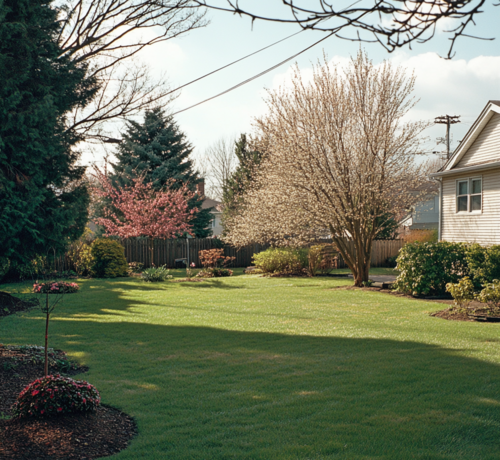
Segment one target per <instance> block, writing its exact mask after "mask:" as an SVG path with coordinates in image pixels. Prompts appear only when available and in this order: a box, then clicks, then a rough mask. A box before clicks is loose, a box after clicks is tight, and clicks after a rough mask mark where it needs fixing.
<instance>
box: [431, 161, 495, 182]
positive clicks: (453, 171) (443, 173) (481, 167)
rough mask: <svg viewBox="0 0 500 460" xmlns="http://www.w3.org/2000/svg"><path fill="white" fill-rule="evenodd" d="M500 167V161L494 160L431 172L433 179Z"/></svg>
mask: <svg viewBox="0 0 500 460" xmlns="http://www.w3.org/2000/svg"><path fill="white" fill-rule="evenodd" d="M491 168H500V161H492V162H491V163H485V164H482V165H475V166H466V167H465V168H458V169H449V170H447V171H441V172H437V173H432V174H429V177H430V178H431V179H436V178H438V177H442V176H449V175H451V174H462V173H464V174H466V173H468V172H473V171H482V170H484V169H491Z"/></svg>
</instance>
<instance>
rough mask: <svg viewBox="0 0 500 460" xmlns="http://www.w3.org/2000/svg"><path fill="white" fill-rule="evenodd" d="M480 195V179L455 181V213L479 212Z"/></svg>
mask: <svg viewBox="0 0 500 460" xmlns="http://www.w3.org/2000/svg"><path fill="white" fill-rule="evenodd" d="M482 193H483V187H482V179H481V178H480V177H473V178H471V179H465V180H459V181H457V212H480V211H481V207H482Z"/></svg>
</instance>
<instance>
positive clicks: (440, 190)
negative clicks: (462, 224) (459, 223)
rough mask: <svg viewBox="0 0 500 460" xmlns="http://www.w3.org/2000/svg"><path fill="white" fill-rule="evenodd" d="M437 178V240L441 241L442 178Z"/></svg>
mask: <svg viewBox="0 0 500 460" xmlns="http://www.w3.org/2000/svg"><path fill="white" fill-rule="evenodd" d="M438 180H439V217H438V241H441V225H442V224H441V223H442V221H443V180H442V178H441V177H440V178H438Z"/></svg>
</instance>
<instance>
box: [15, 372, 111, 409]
mask: <svg viewBox="0 0 500 460" xmlns="http://www.w3.org/2000/svg"><path fill="white" fill-rule="evenodd" d="M100 402H101V397H100V396H99V392H98V391H97V390H96V389H95V387H93V386H92V385H90V383H88V382H85V381H83V380H73V379H70V378H68V377H61V376H60V375H49V376H47V377H43V378H41V379H38V380H35V381H34V382H32V383H30V384H29V385H28V386H27V387H26V388H25V389H24V390H23V391H21V393H20V394H19V396H18V397H17V401H16V402H15V403H14V406H13V407H12V409H13V412H14V416H15V417H29V416H33V417H40V416H42V417H46V416H50V415H55V414H67V413H71V412H86V411H91V410H95V409H96V408H97V406H99V404H100Z"/></svg>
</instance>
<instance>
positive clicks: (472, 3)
mask: <svg viewBox="0 0 500 460" xmlns="http://www.w3.org/2000/svg"><path fill="white" fill-rule="evenodd" d="M195 2H196V3H197V4H198V5H200V6H205V7H209V8H213V9H216V10H222V11H228V12H231V13H236V14H239V15H242V16H248V17H250V18H251V19H252V22H253V21H255V20H265V21H272V22H280V23H295V24H299V25H300V26H301V27H302V28H303V29H312V30H319V31H324V32H329V33H332V34H334V35H335V36H337V37H339V38H342V39H346V40H351V41H371V42H378V43H380V44H381V45H382V46H383V47H384V48H386V49H387V50H388V51H389V52H391V51H394V50H395V49H397V48H400V47H402V46H405V45H411V44H412V43H425V42H427V41H429V40H431V39H432V38H433V37H434V35H435V33H436V29H437V26H438V24H441V23H443V22H444V21H445V20H451V21H449V23H450V26H449V28H448V30H446V31H445V32H446V33H447V34H448V35H449V38H450V40H451V44H450V48H449V51H448V58H450V57H452V56H453V48H454V46H455V42H456V41H457V39H458V38H459V37H471V35H469V34H468V33H466V31H469V29H470V28H471V26H474V25H475V19H476V17H477V16H478V15H479V14H481V13H482V12H483V11H482V8H483V6H485V4H486V3H487V2H486V0H458V1H451V0H418V1H417V0H377V1H368V0H359V1H354V2H346V3H341V2H334V1H332V0H274V2H273V3H274V4H279V3H281V4H282V5H283V7H284V13H283V15H281V16H279V17H276V16H269V15H267V14H266V13H265V12H262V13H261V12H258V11H257V9H256V7H255V6H254V5H252V6H249V7H246V6H243V4H245V1H244V0H226V2H227V5H226V6H220V3H218V4H217V5H216V4H215V1H214V0H195ZM268 2H269V3H271V1H270V0H268ZM249 3H250V4H251V1H249V2H248V3H246V4H245V5H248V4H249ZM491 4H492V5H493V6H497V4H496V3H493V2H492V3H491ZM264 8H265V7H264ZM474 38H480V37H474ZM486 39H488V40H491V38H486Z"/></svg>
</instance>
